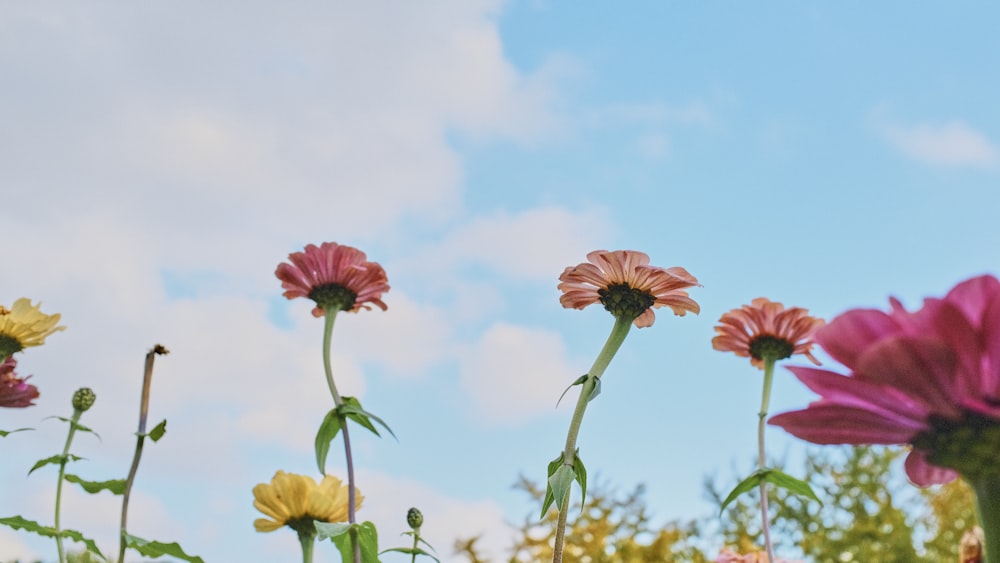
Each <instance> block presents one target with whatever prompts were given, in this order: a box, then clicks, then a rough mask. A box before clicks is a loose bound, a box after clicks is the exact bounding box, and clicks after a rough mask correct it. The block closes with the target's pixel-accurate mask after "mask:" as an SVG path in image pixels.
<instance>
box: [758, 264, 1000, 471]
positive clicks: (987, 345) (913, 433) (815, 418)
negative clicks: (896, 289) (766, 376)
mask: <svg viewBox="0 0 1000 563" xmlns="http://www.w3.org/2000/svg"><path fill="white" fill-rule="evenodd" d="M890 305H891V309H890V311H889V312H888V313H885V312H882V311H878V310H871V309H854V310H851V311H848V312H846V313H844V314H842V315H840V316H839V317H837V318H836V319H834V320H833V321H832V322H831V323H830V324H829V325H827V326H825V327H823V328H821V329H820V330H819V331H818V332H817V333H816V341H817V342H818V343H819V344H820V346H822V348H823V349H824V350H825V351H826V352H827V353H828V354H830V356H832V357H833V358H834V359H836V360H837V361H839V362H840V363H841V364H843V365H844V366H845V367H847V369H849V370H850V372H851V373H850V374H849V375H842V374H839V373H835V372H832V371H827V370H822V369H816V368H809V367H791V368H789V369H791V370H792V372H794V373H795V375H796V377H798V378H799V380H800V381H802V382H803V383H805V384H806V386H808V387H809V388H810V389H812V390H813V391H815V392H816V393H818V394H819V395H820V399H819V400H818V401H815V402H813V403H811V404H810V405H809V406H808V407H807V408H805V409H803V410H799V411H793V412H787V413H783V414H779V415H777V416H775V417H773V418H771V420H770V423H771V424H775V425H777V426H781V427H782V428H784V429H785V430H787V431H788V432H790V433H792V434H793V435H795V436H798V437H799V438H802V439H804V440H808V441H810V442H814V443H817V444H910V445H912V446H913V450H912V451H911V452H910V454H909V456H908V457H907V459H906V464H905V466H906V473H907V475H908V476H909V477H910V480H911V481H913V482H914V483H915V484H917V485H920V486H927V485H931V484H936V483H945V482H948V481H950V480H952V479H954V478H955V477H956V475H957V474H962V475H963V476H965V477H967V478H972V479H975V478H979V477H981V476H983V475H984V472H995V471H996V469H995V467H996V464H997V459H998V452H1000V282H998V281H997V279H996V278H994V277H993V276H981V277H977V278H972V279H970V280H967V281H964V282H962V283H960V284H958V285H957V286H955V287H954V288H953V289H952V290H951V291H950V292H948V295H946V296H945V297H944V298H943V299H937V298H928V299H926V300H925V301H924V305H923V307H922V308H921V309H920V310H918V311H915V312H913V313H910V312H907V311H906V310H905V309H903V307H902V306H901V305H900V303H899V302H898V301H897V300H895V299H892V300H891V301H890Z"/></svg>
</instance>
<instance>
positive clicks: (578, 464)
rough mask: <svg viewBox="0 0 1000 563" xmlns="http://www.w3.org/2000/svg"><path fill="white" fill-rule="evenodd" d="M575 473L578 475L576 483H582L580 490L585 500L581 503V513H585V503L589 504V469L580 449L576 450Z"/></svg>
mask: <svg viewBox="0 0 1000 563" xmlns="http://www.w3.org/2000/svg"><path fill="white" fill-rule="evenodd" d="M573 473H574V474H576V482H577V483H580V489H582V490H583V500H581V501H580V512H583V503H585V502H587V468H586V467H584V466H583V460H582V459H580V448H577V449H576V455H575V456H574V460H573Z"/></svg>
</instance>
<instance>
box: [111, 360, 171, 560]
mask: <svg viewBox="0 0 1000 563" xmlns="http://www.w3.org/2000/svg"><path fill="white" fill-rule="evenodd" d="M166 353H167V349H166V348H164V347H163V346H161V345H159V344H157V345H156V346H154V347H153V349H152V350H150V351H149V352H146V364H145V368H144V369H143V374H142V395H141V398H140V400H139V430H138V431H137V432H136V442H135V454H134V455H133V456H132V466H131V467H130V468H129V470H128V478H127V479H125V492H124V493H123V494H122V521H121V527H120V529H119V534H118V561H120V562H123V561H125V535H126V533H127V532H126V527H125V526H126V524H127V523H128V501H129V497H130V495H131V494H132V484H133V483H134V482H135V474H136V472H137V471H138V470H139V459H140V458H141V457H142V446H143V444H144V443H145V440H146V419H147V418H148V416H149V389H150V386H151V384H152V382H153V359H154V358H155V357H156V355H157V354H166Z"/></svg>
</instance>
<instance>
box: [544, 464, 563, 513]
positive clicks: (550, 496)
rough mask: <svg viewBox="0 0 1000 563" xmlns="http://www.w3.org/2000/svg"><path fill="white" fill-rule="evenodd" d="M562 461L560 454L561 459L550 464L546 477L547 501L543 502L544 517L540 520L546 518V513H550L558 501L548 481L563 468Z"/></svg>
mask: <svg viewBox="0 0 1000 563" xmlns="http://www.w3.org/2000/svg"><path fill="white" fill-rule="evenodd" d="M562 460H563V454H562V453H560V454H559V457H557V458H555V459H553V460H552V461H550V462H549V467H548V475H546V477H545V479H546V481H545V499H544V500H543V501H542V515H541V516H539V518H545V513H546V512H548V511H549V507H550V506H552V502H553V501H555V499H556V497H555V495H553V494H552V487H551V486H550V485H549V484H548V479H549V478H551V477H552V476H553V475H555V473H556V470H558V469H559V468H560V467H561V466H562Z"/></svg>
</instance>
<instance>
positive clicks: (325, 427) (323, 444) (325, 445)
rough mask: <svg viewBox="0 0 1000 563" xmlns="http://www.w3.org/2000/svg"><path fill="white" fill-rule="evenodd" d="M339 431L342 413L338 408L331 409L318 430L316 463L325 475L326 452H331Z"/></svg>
mask: <svg viewBox="0 0 1000 563" xmlns="http://www.w3.org/2000/svg"><path fill="white" fill-rule="evenodd" d="M339 433H340V414H338V413H337V409H331V410H330V412H328V413H326V416H324V417H323V422H322V423H320V425H319V431H318V432H316V465H317V466H319V472H320V473H321V474H323V475H326V454H327V453H329V451H330V444H331V443H332V442H333V439H334V438H336V437H337V434H339Z"/></svg>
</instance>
